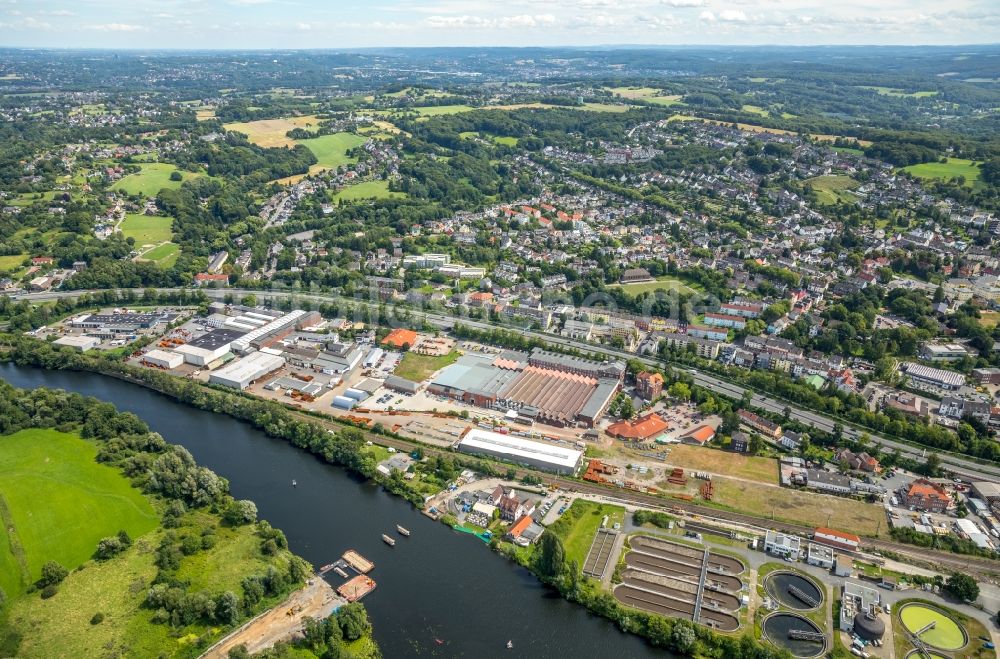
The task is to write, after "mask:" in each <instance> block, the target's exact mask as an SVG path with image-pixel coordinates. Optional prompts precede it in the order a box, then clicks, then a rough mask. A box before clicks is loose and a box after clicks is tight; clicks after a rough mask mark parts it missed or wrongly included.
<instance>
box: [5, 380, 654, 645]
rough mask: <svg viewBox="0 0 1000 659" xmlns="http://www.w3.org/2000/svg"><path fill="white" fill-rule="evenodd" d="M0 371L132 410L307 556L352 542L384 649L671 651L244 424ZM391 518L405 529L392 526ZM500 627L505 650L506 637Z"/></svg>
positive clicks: (157, 401)
mask: <svg viewBox="0 0 1000 659" xmlns="http://www.w3.org/2000/svg"><path fill="white" fill-rule="evenodd" d="M0 377H2V378H3V379H4V380H6V381H7V382H10V383H11V384H13V385H15V386H17V387H23V388H34V387H40V386H45V387H50V388H59V389H66V390H67V391H74V392H77V393H81V394H85V395H88V396H94V397H96V398H99V399H101V400H105V401H109V402H112V403H114V404H115V405H116V406H117V407H118V408H119V409H122V410H127V411H130V412H134V413H135V414H137V415H139V416H140V417H141V418H142V419H143V420H145V421H146V423H148V424H149V426H150V428H152V429H153V430H155V431H156V432H158V433H160V434H161V435H162V436H163V437H164V438H165V439H166V440H167V441H169V442H172V443H175V444H180V445H182V446H184V447H186V448H187V449H188V450H189V451H191V453H192V455H194V457H195V459H196V460H197V461H198V463H199V464H201V465H204V466H206V467H209V468H210V469H212V470H213V471H215V472H216V473H217V474H219V475H220V476H223V477H225V478H227V479H228V480H229V483H230V489H231V492H232V494H233V496H234V497H236V498H238V499H252V500H253V501H255V502H256V503H257V508H258V510H259V513H260V517H261V518H262V519H266V520H268V521H269V522H270V523H271V524H273V525H274V526H275V527H277V528H280V529H281V530H283V531H284V532H285V535H286V536H287V537H288V543H289V546H290V547H291V549H292V551H294V552H295V553H296V554H298V555H300V556H302V557H303V558H305V559H306V560H308V561H309V562H311V563H312V564H313V565H324V564H326V563H330V562H332V561H333V560H335V559H336V558H338V557H339V556H340V555H341V554H342V553H343V552H344V551H345V550H346V549H351V548H353V549H357V550H358V551H359V552H361V554H362V555H364V556H366V557H367V558H369V559H370V560H372V561H373V562H374V563H375V570H374V571H373V572H372V574H371V576H372V578H374V579H375V581H376V582H377V583H378V588H377V589H376V590H375V591H374V592H373V593H372V594H370V595H369V596H368V597H366V598H365V599H364V604H365V606H366V607H367V609H368V611H369V614H370V616H371V619H372V623H373V625H374V628H375V639H376V640H377V641H378V644H379V646H380V647H381V648H382V652H383V655H384V656H385V657H386V658H387V659H395V658H397V657H412V656H435V657H532V658H541V657H552V658H563V657H577V658H583V657H609V656H618V657H636V658H639V657H661V658H663V657H671V656H673V655H671V654H669V653H666V652H663V651H660V650H656V649H654V648H652V647H650V646H649V645H648V644H646V643H645V642H644V641H643V640H642V639H640V638H638V637H636V636H633V635H630V634H624V633H622V632H620V631H619V630H618V629H617V628H616V627H615V626H614V625H612V624H611V623H610V622H609V621H607V620H605V619H603V618H600V617H597V616H594V615H591V614H590V613H588V612H587V611H586V610H585V609H584V608H583V607H581V606H579V605H576V604H571V603H569V602H566V601H565V600H563V599H562V598H561V597H559V595H558V594H556V593H554V592H553V591H550V590H549V589H547V588H545V587H543V586H542V585H541V584H540V583H539V582H538V581H537V580H536V579H535V577H534V576H533V575H531V573H529V572H528V571H527V570H525V569H524V568H522V567H520V566H518V565H516V564H514V563H512V562H510V561H508V560H506V559H505V558H503V557H501V556H499V555H497V554H495V553H494V552H492V551H490V550H489V549H488V548H487V547H486V546H485V545H483V543H482V542H481V541H480V540H478V539H477V538H475V537H473V536H471V535H465V534H460V533H457V532H454V531H451V530H449V529H448V528H447V527H445V526H444V525H443V524H440V523H438V522H432V521H431V520H429V519H427V518H426V517H424V516H423V515H422V514H420V513H419V512H418V511H416V510H414V509H413V508H412V507H411V506H410V504H409V503H407V502H405V501H403V500H402V499H400V498H398V497H395V496H392V495H390V494H387V493H386V492H384V491H382V490H381V488H379V487H378V486H376V485H375V484H373V483H371V482H369V481H365V480H364V479H361V478H358V477H356V476H354V475H352V474H350V473H348V472H346V471H345V470H344V469H342V468H340V467H335V466H331V465H327V464H325V463H323V462H321V461H320V460H318V459H316V458H314V457H313V456H312V455H310V454H309V453H307V452H305V451H302V450H300V449H296V448H295V447H293V446H291V445H290V444H287V443H285V442H284V441H281V440H277V439H273V438H271V437H268V436H267V435H265V434H264V433H262V432H260V431H258V430H255V429H254V428H252V427H250V426H249V425H247V424H244V423H242V422H239V421H236V420H234V419H232V418H230V417H227V416H224V415H221V414H212V413H210V412H203V411H200V410H196V409H194V408H191V407H188V406H186V405H181V404H180V403H176V402H174V401H173V400H171V399H169V398H167V397H166V396H163V395H160V394H157V393H155V392H152V391H149V390H147V389H144V388H142V387H137V386H134V385H130V384H127V383H124V382H121V381H119V380H116V379H114V378H109V377H107V376H103V375H97V374H94V373H76V372H66V371H46V370H41V369H34V368H22V367H17V366H15V365H13V364H0ZM292 479H295V480H296V481H297V483H298V487H295V488H293V487H292V486H291V482H292ZM397 523H399V524H402V525H403V526H405V527H407V528H408V529H410V531H411V532H412V536H411V537H409V538H402V537H399V536H397V534H396V532H395V530H394V529H395V525H396V524H397ZM383 533H387V534H389V535H391V536H394V537H397V542H396V546H395V547H388V546H387V545H385V544H384V543H383V542H382V540H381V535H382V534H383ZM333 578H334V579H336V576H334V577H333ZM334 585H336V583H335V584H334ZM437 639H440V640H443V641H444V643H443V644H438V643H437ZM508 639H509V640H512V641H513V643H514V648H513V650H507V649H506V643H507V641H508Z"/></svg>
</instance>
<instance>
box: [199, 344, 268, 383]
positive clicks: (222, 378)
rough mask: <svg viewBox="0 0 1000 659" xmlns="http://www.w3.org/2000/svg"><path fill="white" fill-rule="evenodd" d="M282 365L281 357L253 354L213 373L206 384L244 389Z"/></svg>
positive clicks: (259, 353) (260, 353) (264, 353)
mask: <svg viewBox="0 0 1000 659" xmlns="http://www.w3.org/2000/svg"><path fill="white" fill-rule="evenodd" d="M284 365H285V360H284V358H282V357H279V356H277V355H272V354H270V353H266V352H255V353H253V354H251V355H248V356H247V357H244V358H243V359H239V360H237V361H234V362H232V363H230V364H227V365H225V366H223V367H222V368H220V369H219V370H217V371H215V372H214V373H212V375H211V376H210V377H209V378H208V382H209V384H221V385H223V386H225V387H232V388H233V389H246V388H247V387H249V386H250V385H251V384H253V383H254V382H255V381H257V380H259V379H260V378H262V377H264V376H265V375H268V374H269V373H273V372H274V371H277V370H278V369H280V368H281V367H282V366H284Z"/></svg>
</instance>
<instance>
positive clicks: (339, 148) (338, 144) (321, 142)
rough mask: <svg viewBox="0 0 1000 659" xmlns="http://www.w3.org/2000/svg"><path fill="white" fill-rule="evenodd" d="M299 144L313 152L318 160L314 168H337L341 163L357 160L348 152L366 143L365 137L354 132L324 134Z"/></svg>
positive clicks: (301, 141) (345, 163) (346, 163)
mask: <svg viewBox="0 0 1000 659" xmlns="http://www.w3.org/2000/svg"><path fill="white" fill-rule="evenodd" d="M298 143H299V144H302V145H304V146H305V147H306V148H307V149H309V150H310V151H312V152H313V155H315V156H316V160H317V161H318V162H317V163H316V164H315V165H313V167H311V168H310V172H312V170H313V169H314V168H318V169H335V168H337V167H340V166H341V165H349V164H351V163H354V162H357V161H356V160H355V159H354V158H351V157H349V156H348V155H347V152H348V151H349V150H351V149H353V148H355V147H358V146H361V145H362V144H364V143H365V138H364V137H362V136H360V135H355V134H354V133H334V134H333V135H322V136H320V137H315V138H313V139H311V140H300V141H299V142H298Z"/></svg>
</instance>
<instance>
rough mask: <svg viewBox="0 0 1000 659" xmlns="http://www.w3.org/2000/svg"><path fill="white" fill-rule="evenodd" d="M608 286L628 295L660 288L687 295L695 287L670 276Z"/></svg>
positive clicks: (692, 291)
mask: <svg viewBox="0 0 1000 659" xmlns="http://www.w3.org/2000/svg"><path fill="white" fill-rule="evenodd" d="M608 288H620V289H622V290H623V291H625V292H626V293H628V294H629V295H639V294H641V293H646V292H652V291H660V290H662V291H677V292H678V293H685V294H687V295H690V294H692V293H694V292H695V289H693V288H691V287H690V286H688V285H687V284H685V283H684V282H682V281H681V280H679V279H673V278H671V277H658V278H657V279H656V281H645V282H637V283H634V284H609V285H608Z"/></svg>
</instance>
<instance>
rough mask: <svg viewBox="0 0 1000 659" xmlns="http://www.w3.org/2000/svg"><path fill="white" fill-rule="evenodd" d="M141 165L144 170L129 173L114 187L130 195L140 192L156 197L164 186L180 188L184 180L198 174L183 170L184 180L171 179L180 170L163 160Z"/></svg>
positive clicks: (139, 193)
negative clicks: (171, 175) (172, 174)
mask: <svg viewBox="0 0 1000 659" xmlns="http://www.w3.org/2000/svg"><path fill="white" fill-rule="evenodd" d="M141 167H142V171H140V172H138V173H135V174H129V175H128V176H126V177H125V178H123V179H122V180H120V181H118V182H117V183H115V185H114V189H115V190H120V191H122V192H124V193H125V194H129V195H134V194H138V195H143V196H146V197H155V196H156V195H157V193H158V192H159V191H160V190H162V189H163V188H169V189H171V190H173V189H176V188H179V187H181V183H183V182H184V181H187V180H188V179H191V178H194V177H195V176H198V174H192V173H191V172H184V171H181V177H182V180H180V181H171V180H170V174H171V173H173V172H175V171H179V170H178V169H177V168H176V167H174V166H173V165H170V164H167V163H162V162H153V163H149V164H144V165H141Z"/></svg>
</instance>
